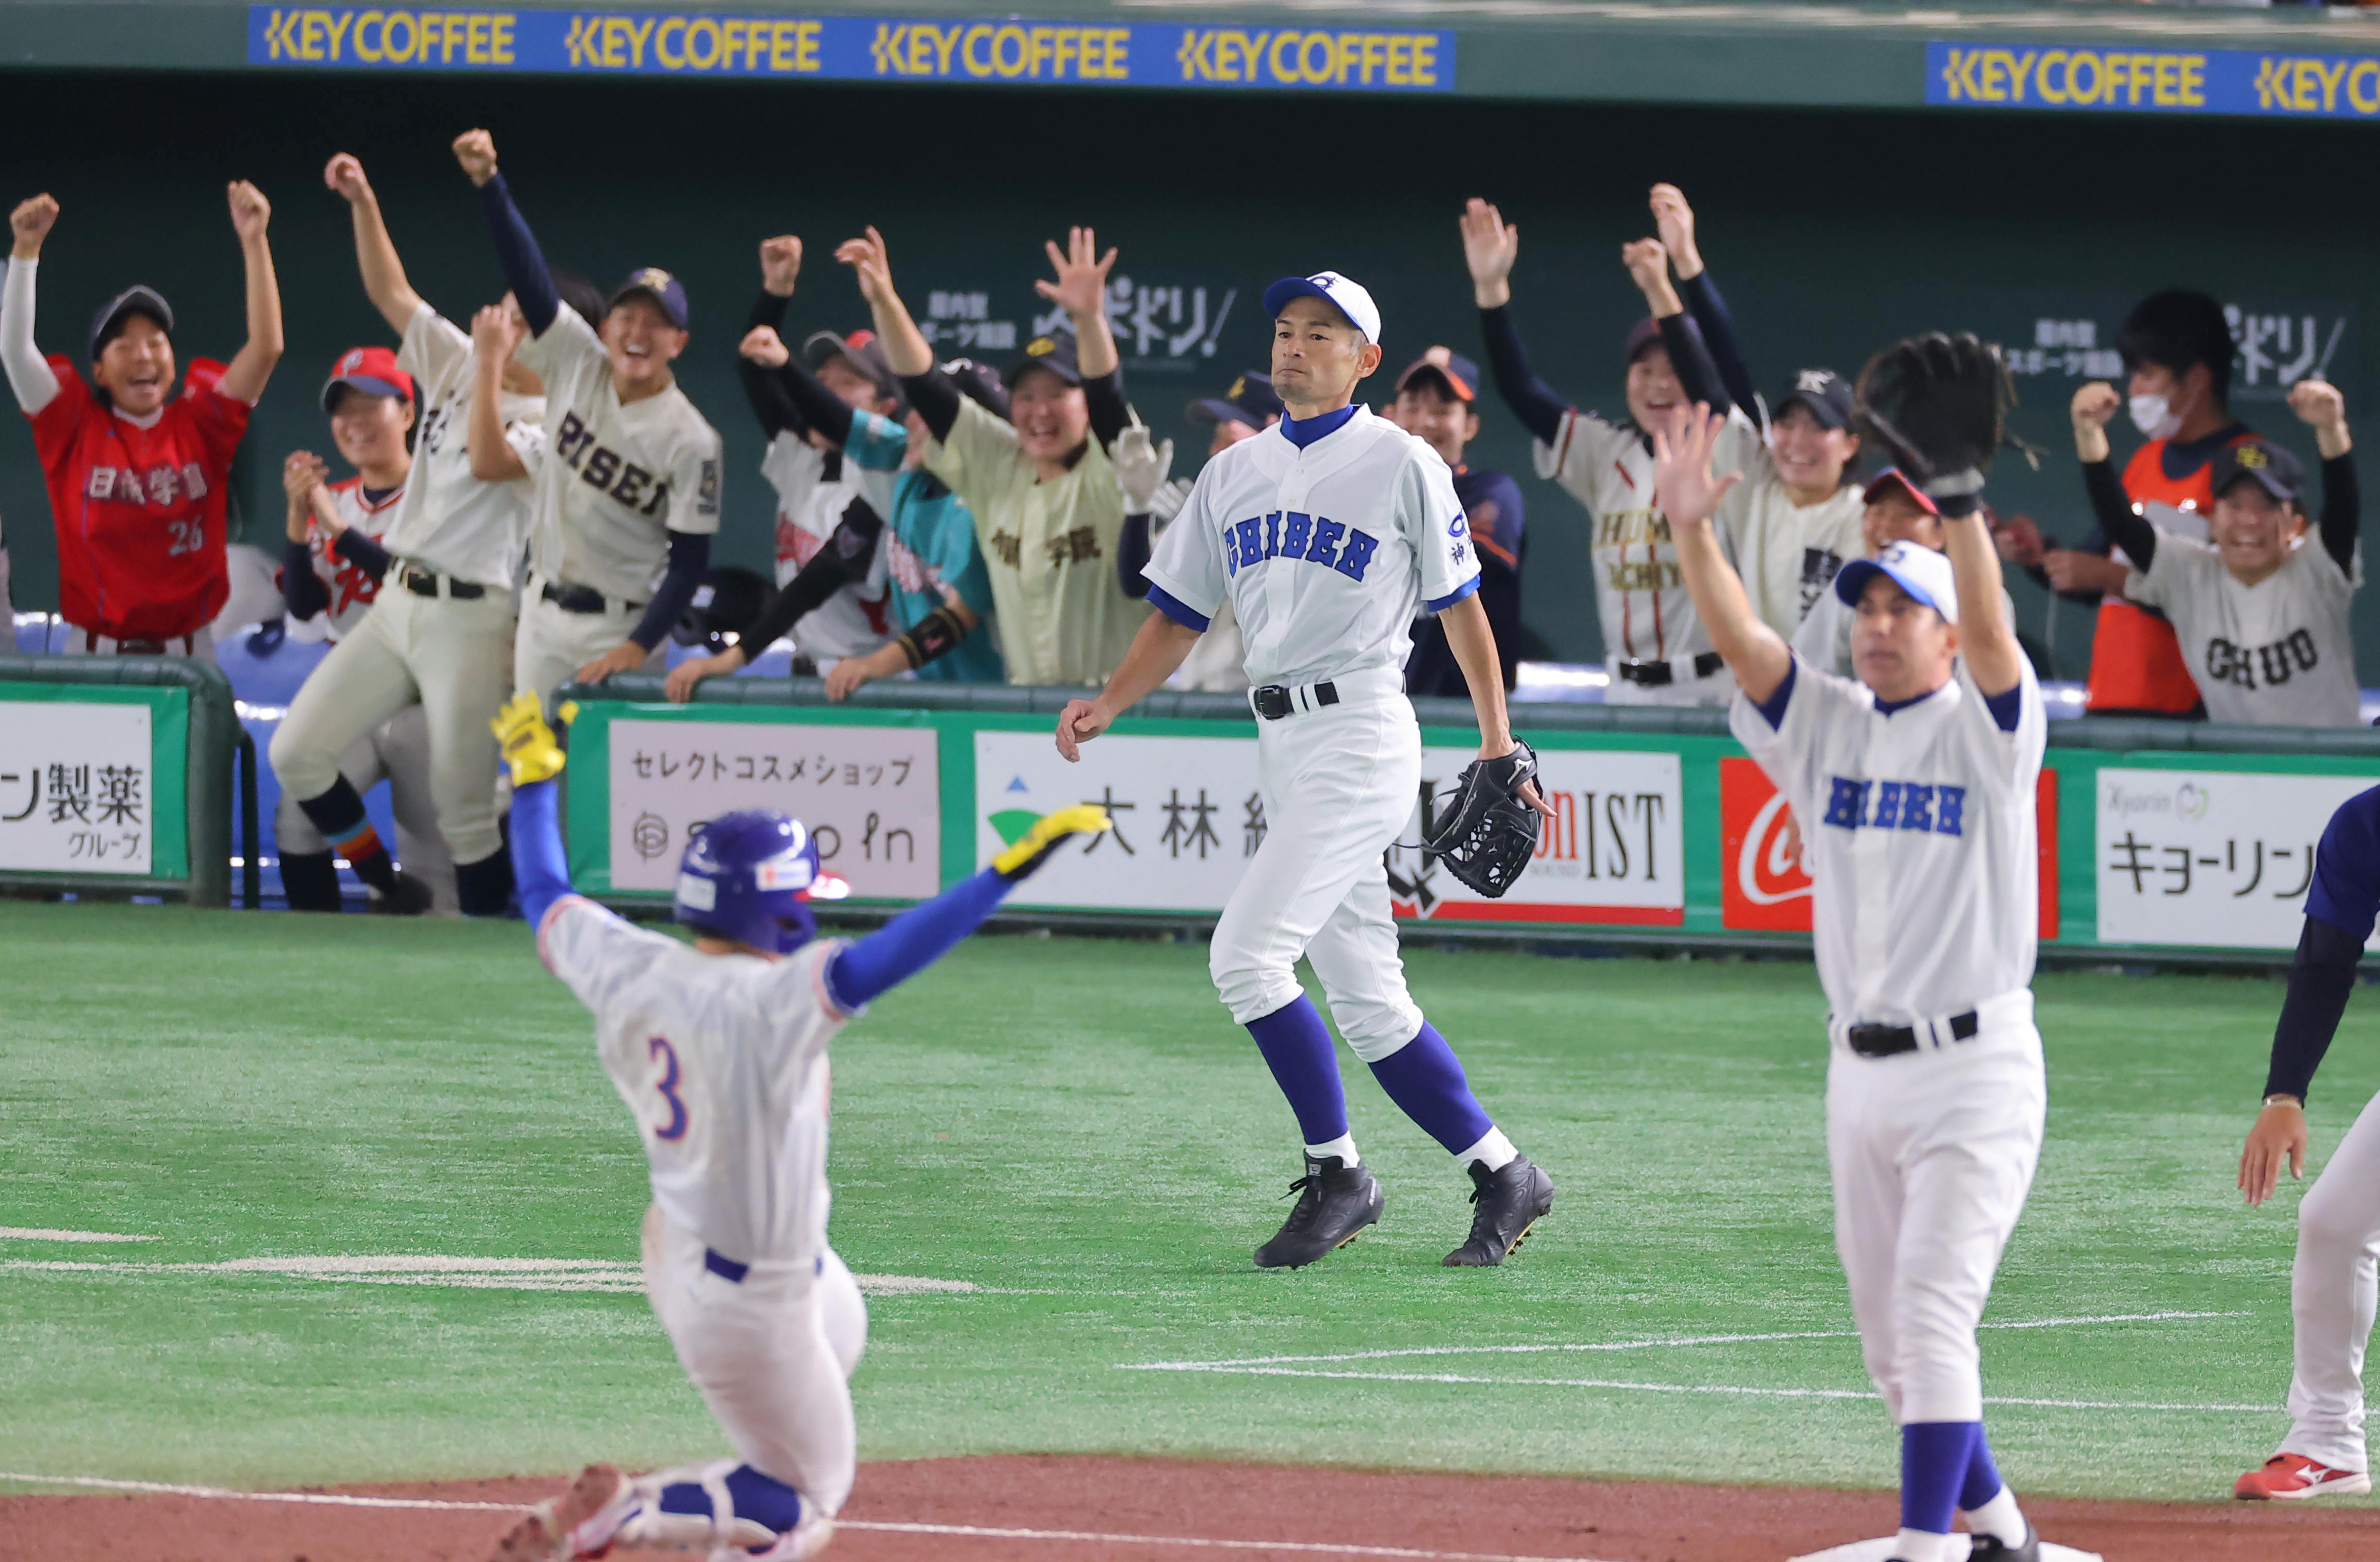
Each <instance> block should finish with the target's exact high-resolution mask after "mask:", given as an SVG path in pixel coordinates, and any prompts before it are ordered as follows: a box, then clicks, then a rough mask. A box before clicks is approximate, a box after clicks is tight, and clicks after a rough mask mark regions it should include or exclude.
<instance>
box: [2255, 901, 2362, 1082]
mask: <svg viewBox="0 0 2380 1562" xmlns="http://www.w3.org/2000/svg"><path fill="white" fill-rule="evenodd" d="M2362 958H2363V941H2362V939H2359V938H2357V937H2356V936H2355V935H2354V934H2351V933H2349V932H2348V931H2347V930H2346V929H2345V928H2340V927H2334V926H2332V925H2331V924H2330V923H2328V922H2326V921H2323V920H2322V919H2321V918H2320V917H2308V918H2307V919H2306V920H2305V931H2304V932H2303V933H2301V934H2299V935H2298V954H2297V958H2296V959H2295V960H2293V961H2292V962H2290V965H2289V996H2288V997H2286V998H2284V999H2282V1000H2281V1022H2280V1024H2279V1025H2277V1027H2275V1028H2274V1031H2273V1063H2272V1068H2270V1069H2269V1070H2268V1071H2267V1072H2266V1073H2265V1094H2266V1095H2268V1096H2271V1095H2294V1096H2296V1097H2297V1098H2298V1099H2299V1100H2300V1101H2303V1100H2304V1099H2305V1097H2306V1088H2307V1087H2308V1086H2309V1085H2311V1084H2313V1071H2314V1070H2315V1069H2316V1068H2320V1067H2321V1066H2322V1056H2323V1054H2325V1053H2326V1052H2328V1051H2329V1050H2330V1039H2331V1037H2332V1036H2334V1035H2336V1034H2337V1033H2338V1017H2339V1016H2340V1015H2342V1014H2345V1013H2346V1012H2347V995H2349V994H2350V993H2351V992H2353V991H2354V990H2355V965H2356V962H2357V961H2358V960H2360V959H2362Z"/></svg>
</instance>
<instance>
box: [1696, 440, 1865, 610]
mask: <svg viewBox="0 0 2380 1562" xmlns="http://www.w3.org/2000/svg"><path fill="white" fill-rule="evenodd" d="M1866 513H1867V500H1866V499H1865V497H1864V491H1863V490H1862V489H1861V488H1860V486H1859V485H1858V484H1856V483H1847V484H1845V485H1844V486H1842V487H1840V488H1838V489H1836V490H1835V491H1834V493H1832V494H1829V495H1828V496H1827V497H1826V498H1824V499H1821V500H1819V501H1818V502H1817V503H1816V504H1815V505H1797V504H1795V503H1794V502H1793V496H1792V495H1791V494H1789V493H1787V492H1786V489H1785V484H1784V483H1783V482H1779V480H1778V477H1777V463H1776V460H1775V458H1773V457H1772V456H1770V454H1769V453H1768V450H1767V446H1766V445H1764V446H1762V448H1761V451H1760V454H1759V456H1758V457H1757V458H1755V460H1754V461H1753V464H1752V465H1751V466H1749V467H1747V468H1745V469H1744V473H1743V482H1740V483H1738V484H1737V485H1736V487H1735V491H1734V492H1733V493H1731V494H1729V495H1728V496H1727V499H1726V501H1725V502H1724V503H1723V504H1722V505H1721V506H1720V507H1719V516H1718V519H1719V524H1720V525H1721V526H1722V527H1724V528H1725V529H1726V531H1727V534H1728V536H1729V538H1730V540H1731V541H1732V542H1733V543H1734V545H1735V561H1736V567H1737V570H1738V572H1739V573H1740V574H1741V575H1742V576H1743V589H1744V592H1745V593H1746V594H1748V595H1749V596H1750V597H1751V598H1752V611H1753V612H1755V613H1756V614H1758V615H1759V616H1760V621H1761V622H1762V623H1764V624H1766V625H1767V626H1768V627H1769V628H1772V629H1774V630H1776V631H1777V632H1778V634H1779V635H1780V636H1782V637H1783V638H1784V639H1786V640H1789V641H1790V640H1791V639H1792V638H1793V632H1794V631H1795V630H1796V629H1799V628H1801V627H1802V622H1803V619H1805V618H1807V617H1809V616H1810V615H1811V614H1812V613H1813V612H1815V610H1816V609H1817V607H1818V605H1819V604H1820V603H1822V602H1825V601H1828V600H1830V599H1831V597H1832V595H1833V593H1832V592H1828V590H1827V588H1828V586H1831V585H1833V584H1834V581H1835V572H1836V571H1837V570H1839V569H1840V568H1841V567H1843V566H1844V565H1845V564H1847V563H1849V562H1850V561H1852V559H1855V558H1861V557H1864V556H1865V555H1866V554H1867V539H1866V537H1865V536H1864V534H1863V533H1862V532H1861V531H1860V518H1861V517H1862V516H1864V515H1865V514H1866Z"/></svg>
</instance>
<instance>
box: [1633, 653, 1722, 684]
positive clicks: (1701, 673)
mask: <svg viewBox="0 0 2380 1562" xmlns="http://www.w3.org/2000/svg"><path fill="white" fill-rule="evenodd" d="M1726 665H1727V658H1726V657H1724V656H1722V655H1720V654H1719V653H1718V652H1716V651H1706V652H1704V653H1702V654H1701V655H1699V656H1697V657H1695V658H1694V677H1698V678H1706V677H1710V676H1711V675H1712V674H1713V673H1715V672H1717V671H1718V670H1719V669H1720V668H1721V667H1724V666H1726ZM1619 670H1620V676H1621V677H1623V678H1625V679H1627V680H1628V681H1629V682H1630V683H1633V684H1639V685H1641V686H1643V687H1644V688H1646V689H1662V688H1666V687H1667V686H1669V685H1670V684H1672V683H1675V682H1677V681H1678V669H1677V664H1676V663H1674V662H1622V663H1621V664H1620V669H1619Z"/></svg>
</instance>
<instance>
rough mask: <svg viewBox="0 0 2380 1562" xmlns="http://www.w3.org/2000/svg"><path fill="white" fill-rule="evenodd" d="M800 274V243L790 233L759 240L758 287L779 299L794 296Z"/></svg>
mask: <svg viewBox="0 0 2380 1562" xmlns="http://www.w3.org/2000/svg"><path fill="white" fill-rule="evenodd" d="M801 274H802V241H801V240H800V239H798V238H795V237H794V236H793V235H792V234H790V233H781V234H779V235H778V236H777V237H776V238H764V239H762V240H760V286H761V287H765V288H767V289H768V290H769V291H770V292H771V293H774V294H775V295H776V296H777V297H779V298H781V299H790V298H792V297H793V296H794V279H795V277H798V276H799V275H801Z"/></svg>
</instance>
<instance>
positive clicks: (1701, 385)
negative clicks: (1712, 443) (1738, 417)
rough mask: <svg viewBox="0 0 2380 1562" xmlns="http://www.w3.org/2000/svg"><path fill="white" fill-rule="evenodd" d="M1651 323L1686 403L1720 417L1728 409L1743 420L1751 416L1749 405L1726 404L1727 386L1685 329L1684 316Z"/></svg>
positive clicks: (1669, 316)
mask: <svg viewBox="0 0 2380 1562" xmlns="http://www.w3.org/2000/svg"><path fill="white" fill-rule="evenodd" d="M1655 323H1656V324H1658V325H1659V326H1660V328H1661V345H1662V346H1663V347H1665V348H1669V349H1670V367H1671V368H1672V369H1674V370H1676V371H1677V373H1678V385H1679V388H1681V389H1682V390H1683V391H1684V392H1685V393H1686V399H1687V400H1688V401H1699V402H1703V403H1705V404H1706V405H1707V406H1708V407H1709V408H1710V409H1711V410H1712V411H1714V412H1717V413H1718V414H1719V415H1720V416H1722V417H1724V416H1726V414H1727V413H1728V412H1729V411H1730V409H1731V408H1733V407H1739V406H1740V407H1742V408H1743V410H1744V413H1745V415H1746V416H1750V415H1751V412H1752V404H1751V403H1750V402H1748V401H1746V402H1731V401H1730V393H1729V391H1728V387H1727V384H1726V382H1725V381H1723V380H1722V379H1720V378H1719V372H1718V366H1717V365H1716V364H1714V363H1713V362H1712V361H1711V358H1710V354H1708V353H1706V352H1705V351H1704V350H1703V344H1702V343H1701V342H1699V341H1697V340H1696V339H1695V337H1694V332H1693V331H1692V330H1690V329H1688V328H1687V325H1686V317H1685V316H1684V315H1682V314H1672V315H1668V316H1665V317H1663V318H1662V319H1660V320H1658V321H1656V322H1655Z"/></svg>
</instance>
